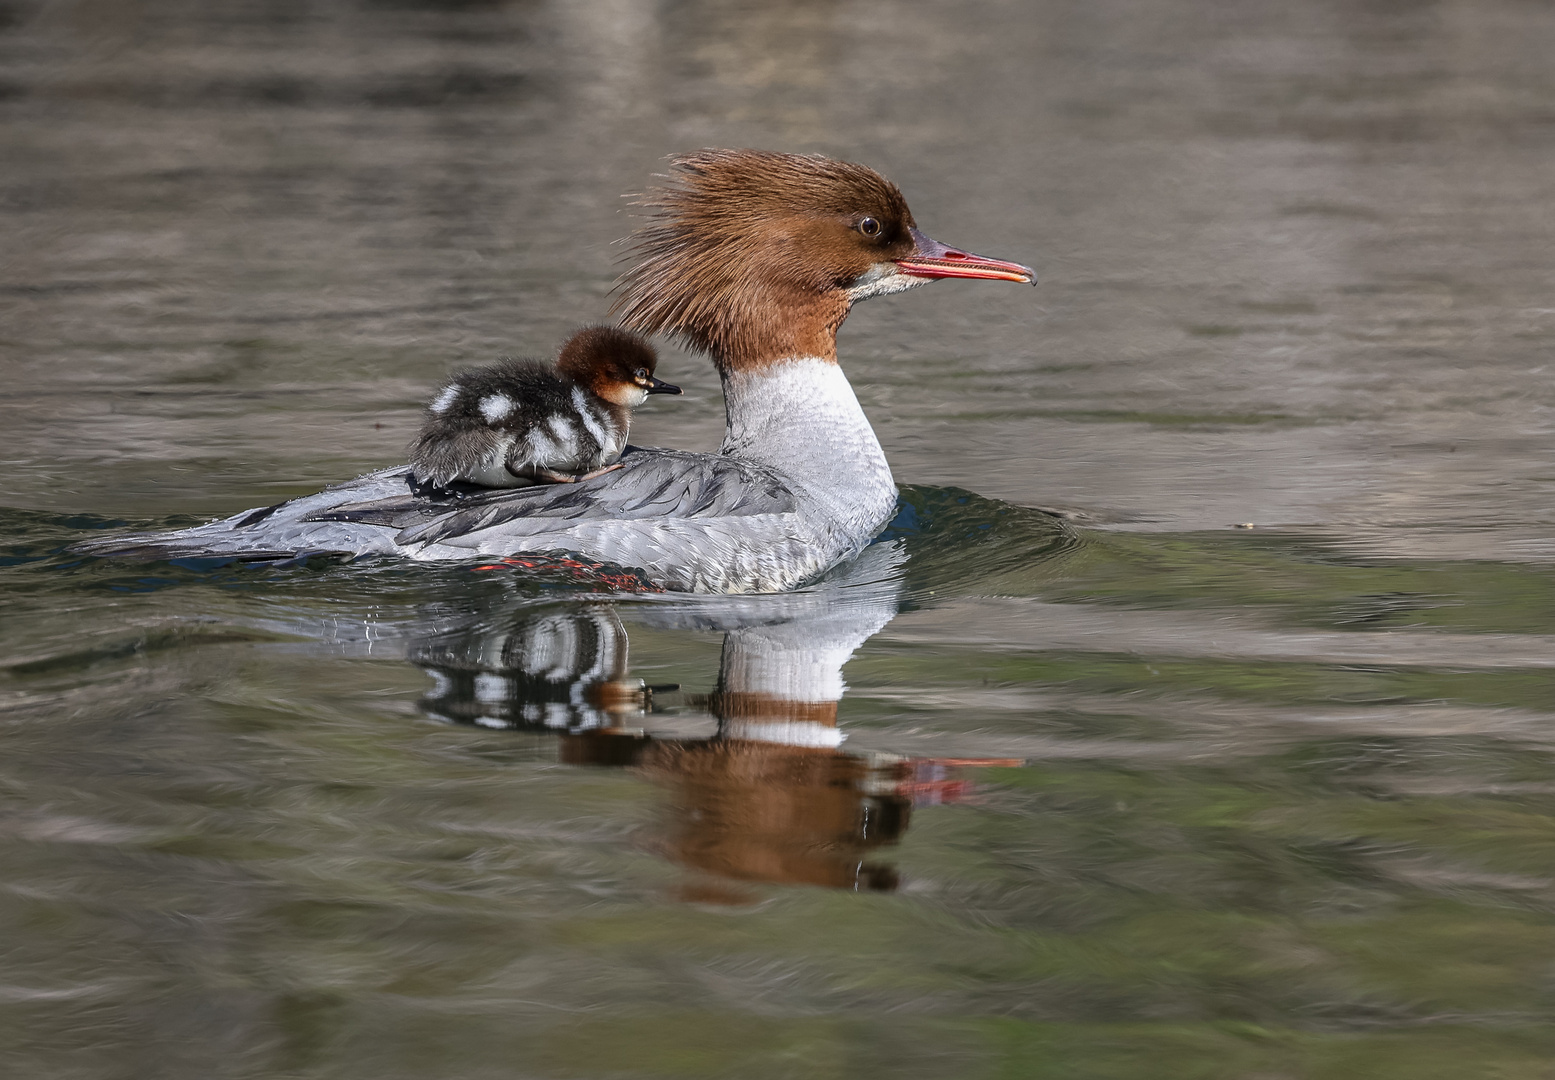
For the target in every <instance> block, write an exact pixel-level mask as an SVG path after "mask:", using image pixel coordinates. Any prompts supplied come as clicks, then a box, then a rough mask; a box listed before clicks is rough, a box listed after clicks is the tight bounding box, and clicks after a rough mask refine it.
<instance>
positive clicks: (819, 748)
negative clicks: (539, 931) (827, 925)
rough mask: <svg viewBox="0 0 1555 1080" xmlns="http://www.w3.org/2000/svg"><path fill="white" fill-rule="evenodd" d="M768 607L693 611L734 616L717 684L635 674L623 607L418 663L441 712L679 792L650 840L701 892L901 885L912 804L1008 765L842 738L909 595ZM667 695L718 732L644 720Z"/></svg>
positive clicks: (434, 712)
mask: <svg viewBox="0 0 1555 1080" xmlns="http://www.w3.org/2000/svg"><path fill="white" fill-rule="evenodd" d="M759 610H760V609H759V608H757V607H752V608H750V609H747V610H744V611H735V612H734V613H733V614H731V613H730V612H729V611H727V610H726V611H722V612H720V613H718V617H717V618H714V619H712V620H711V621H709V619H708V617H707V616H706V614H705V613H694V614H693V615H692V618H694V619H695V621H696V622H697V624H698V625H699V626H701V628H704V629H720V628H721V629H724V630H725V636H724V647H723V655H722V660H721V663H720V666H719V673H718V681H717V685H716V687H715V689H714V690H713V692H712V693H711V694H708V695H706V696H705V697H702V696H694V695H689V694H688V695H682V694H680V693H678V688H666V687H654V688H650V687H646V686H644V685H643V683H642V681H641V680H639V679H634V678H632V677H631V676H630V674H629V663H628V640H627V631H626V628H625V626H624V625H623V624H622V622H621V619H620V617H619V615H618V614H617V612H616V611H615V609H614V608H613V607H611V606H610V605H608V604H591V605H588V606H587V607H585V608H583V609H581V610H580V609H578V608H576V607H574V608H570V609H567V610H552V611H549V612H544V613H539V614H533V613H532V614H529V615H527V616H524V617H521V618H519V619H518V620H517V621H516V622H514V623H513V624H512V625H510V626H509V627H507V628H506V629H505V630H502V631H500V632H492V631H490V630H489V629H488V630H486V631H484V632H476V631H469V632H466V633H462V634H457V635H455V636H452V637H446V636H444V637H439V638H437V639H436V640H435V641H428V642H423V643H422V644H420V645H418V646H417V647H415V648H414V649H413V650H412V654H411V659H412V660H413V661H414V662H415V663H416V664H417V665H418V666H420V667H421V668H422V669H423V670H425V671H426V672H427V673H428V675H430V676H431V678H432V680H433V682H434V686H433V688H432V690H431V691H430V692H429V693H428V694H427V695H426V696H425V697H424V698H423V700H422V708H423V709H424V711H425V712H426V713H428V714H429V715H431V716H433V717H435V718H437V719H441V720H445V721H452V722H457V723H466V724H477V725H480V726H483V727H489V728H506V729H517V730H527V731H549V732H553V733H555V734H556V736H557V737H558V739H559V741H560V757H561V760H562V761H564V762H567V763H570V764H575V765H596V766H618V767H631V768H635V769H638V770H640V771H641V772H642V773H643V774H645V775H647V776H650V777H652V778H653V779H655V780H656V781H658V782H659V783H661V784H663V785H664V786H665V787H666V788H667V789H669V791H670V793H671V798H670V800H669V804H670V813H669V814H668V820H667V823H666V824H665V825H664V826H663V827H662V828H661V830H660V832H659V834H658V835H657V836H655V837H654V838H653V840H652V845H653V846H654V847H655V848H656V849H657V850H659V851H661V852H662V853H663V854H665V855H666V856H668V857H669V858H671V859H673V860H675V861H676V862H678V863H680V864H682V865H684V866H686V867H689V868H692V869H693V870H696V871H701V872H704V873H703V874H701V875H697V876H696V877H697V880H695V881H692V882H688V884H687V885H686V887H685V891H686V895H687V897H688V898H691V899H697V900H703V901H711V902H725V903H739V902H748V901H750V900H753V899H755V897H753V896H747V895H745V894H743V893H742V892H741V891H740V890H739V889H737V888H735V887H732V882H734V881H741V882H783V883H794V884H809V885H824V886H831V887H837V888H848V889H859V890H891V889H894V888H895V887H896V885H897V873H896V871H895V869H894V868H893V867H892V866H891V865H889V863H887V862H884V861H882V860H881V859H880V852H879V849H880V848H881V847H883V846H886V845H890V844H893V843H895V842H896V841H898V840H899V839H900V838H901V837H902V834H903V833H904V832H905V831H906V829H907V824H908V820H909V818H910V815H911V811H912V808H913V806H914V805H915V804H920V805H921V804H923V803H925V802H935V803H938V802H953V801H956V800H958V799H960V798H962V797H964V796H965V794H966V793H967V791H968V787H967V784H966V782H965V781H963V780H961V779H959V777H958V776H957V775H956V773H957V768H958V766H962V765H970V764H1005V763H1004V762H992V761H989V762H970V761H959V762H944V761H936V760H922V759H919V760H911V759H906V758H901V757H896V756H892V755H886V754H878V753H849V752H846V751H844V750H843V749H842V748H841V745H842V742H843V738H844V737H843V735H842V733H841V732H840V731H839V730H838V728H837V702H838V700H839V699H840V698H841V696H842V685H843V684H842V676H841V668H842V665H843V663H844V662H845V661H846V660H847V659H848V657H849V656H850V655H851V654H852V653H853V651H854V649H856V648H857V647H858V645H860V644H862V643H863V641H864V640H866V639H867V638H868V637H869V636H870V635H872V634H874V633H875V632H876V631H877V630H879V629H880V627H881V626H883V625H884V624H885V623H886V622H888V621H889V620H890V618H891V616H892V615H894V614H895V611H896V606H895V603H894V602H891V603H889V604H880V603H851V604H843V605H835V606H832V607H830V608H824V609H821V610H819V611H815V610H812V611H808V612H806V611H800V612H798V613H796V612H794V611H792V610H787V611H785V610H782V609H779V611H778V613H777V614H778V617H777V618H776V619H775V620H772V621H762V619H761V617H760V616H759V615H755V616H753V615H752V612H756V611H759ZM634 614H635V613H634ZM766 614H767V616H768V617H769V619H770V616H771V612H770V611H768V612H767V613H766ZM648 621H659V622H660V623H661V624H662V623H665V622H670V623H674V624H675V625H679V626H685V625H686V622H685V616H684V615H683V614H681V615H676V614H670V615H668V616H665V615H663V614H662V613H661V614H660V615H659V616H658V618H657V619H654V618H653V617H652V612H650V618H649V620H648ZM656 698H657V700H655V699H656ZM666 702H669V703H671V704H672V706H680V707H684V708H686V709H689V710H691V711H702V710H704V709H705V711H706V712H707V713H710V714H711V715H712V717H713V718H714V719H715V720H716V721H717V728H716V732H715V733H713V734H711V735H709V736H707V737H700V738H697V737H683V736H670V735H655V734H652V733H649V732H645V731H644V730H643V729H642V725H643V724H644V723H645V722H648V721H650V718H651V714H652V713H653V712H654V711H655V710H656V709H657V710H662V709H663V708H665V703H666ZM677 711H678V710H677Z"/></svg>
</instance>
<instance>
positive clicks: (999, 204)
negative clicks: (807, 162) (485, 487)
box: [0, 0, 1555, 1080]
mask: <svg viewBox="0 0 1555 1080" xmlns="http://www.w3.org/2000/svg"><path fill="white" fill-rule="evenodd" d="M1552 49H1555V16H1551V15H1550V14H1549V13H1548V12H1547V11H1545V9H1543V8H1542V7H1539V6H1537V5H1528V4H1519V3H1510V2H1508V3H1473V4H1471V3H1468V2H1467V0H1458V2H1437V3H1422V4H1388V3H1366V4H1328V3H1318V2H1301V3H1294V4H1292V3H1284V4H1274V3H1252V4H1241V5H1235V6H1234V8H1228V7H1227V6H1226V5H1220V4H1211V3H1202V2H1194V0H1171V2H1167V3H1149V4H1146V3H1129V2H1118V3H1102V4H1087V5H1073V4H1064V3H1046V2H1042V3H1015V2H1011V3H1000V2H993V0H990V2H987V3H976V4H968V5H948V4H935V3H916V2H909V3H898V4H889V5H888V4H881V3H873V2H864V0H855V2H851V3H847V2H844V3H830V2H801V3H794V4H788V5H743V4H736V3H706V2H689V3H662V4H652V3H644V4H635V3H622V2H610V0H598V2H594V0H589V2H571V0H569V2H567V3H544V2H518V0H514V2H508V3H503V2H485V3H430V2H415V0H403V2H368V0H359V2H341V3H306V2H287V3H266V4H261V3H246V2H240V0H222V2H220V3H209V2H206V3H194V2H192V0H191V2H175V0H141V2H138V3H129V4H126V3H107V2H102V3H97V2H90V0H78V2H75V3H66V2H56V3H28V2H13V3H9V4H5V5H0V220H3V225H4V236H5V237H6V243H5V245H4V251H3V252H0V311H3V317H0V370H3V371H4V373H5V375H6V378H5V380H4V383H3V385H0V430H3V431H4V432H5V433H6V438H5V440H4V445H3V447H0V459H3V461H4V464H5V469H4V472H3V476H4V479H3V481H0V483H3V488H0V505H3V506H4V509H3V510H0V530H3V536H4V540H3V543H4V551H3V552H0V605H3V607H0V610H3V617H0V664H3V668H0V702H3V705H0V708H3V710H4V711H3V714H0V715H3V722H4V726H3V727H0V740H3V741H0V746H3V752H0V850H3V865H4V866H5V872H4V874H3V875H0V927H3V929H0V935H3V941H4V945H5V949H6V960H7V963H6V965H5V971H4V974H3V976H0V1062H3V1063H4V1065H5V1066H6V1071H7V1073H15V1074H16V1075H25V1076H37V1077H56V1076H57V1077H91V1078H98V1077H102V1078H109V1077H130V1076H134V1077H140V1076H160V1077H186V1076H187V1077H191V1078H195V1077H198V1078H202V1080H203V1078H208V1077H218V1076H219V1077H228V1076H230V1077H294V1076H295V1077H342V1076H347V1077H349V1076H364V1077H366V1076H372V1077H375V1078H383V1077H399V1076H404V1077H412V1076H414V1077H425V1076H460V1077H469V1078H480V1077H497V1076H501V1077H509V1076H535V1077H607V1076H645V1077H707V1076H740V1077H765V1076H774V1077H776V1076H804V1077H815V1076H833V1075H835V1076H859V1075H864V1076H873V1075H891V1076H922V1077H942V1076H976V1077H983V1076H986V1077H1031V1076H1052V1077H1065V1078H1069V1077H1136V1076H1137V1077H1141V1078H1143V1077H1151V1078H1156V1077H1162V1076H1168V1077H1177V1076H1181V1077H1228V1078H1229V1077H1238V1078H1240V1077H1276V1076H1277V1077H1324V1078H1326V1077H1366V1078H1374V1077H1391V1076H1398V1077H1409V1078H1410V1080H1419V1078H1422V1077H1443V1078H1449V1077H1450V1078H1453V1080H1459V1078H1463V1077H1471V1076H1486V1077H1491V1076H1496V1077H1530V1078H1532V1077H1543V1076H1547V1075H1548V1074H1549V1073H1548V1070H1549V1064H1548V1063H1549V1061H1550V1060H1551V1058H1552V1055H1555V1037H1552V1036H1551V1034H1550V1033H1551V1031H1555V1027H1552V1026H1551V1019H1552V1016H1551V1014H1552V1011H1555V998H1552V987H1555V982H1552V975H1555V968H1552V966H1551V956H1552V955H1555V918H1552V905H1555V884H1552V879H1551V874H1550V868H1551V866H1555V800H1552V795H1555V736H1552V732H1555V709H1552V706H1551V702H1552V701H1555V567H1552V563H1551V557H1552V555H1555V497H1552V496H1555V466H1552V465H1551V463H1550V456H1549V445H1550V436H1551V432H1552V426H1555V391H1552V389H1551V387H1552V386H1555V380H1552V379H1551V378H1550V370H1551V369H1549V368H1547V365H1548V364H1549V363H1550V349H1549V342H1550V340H1551V333H1552V331H1555V301H1552V299H1551V297H1552V296H1555V288H1552V286H1555V270H1552V265H1555V264H1552V263H1551V261H1550V259H1549V252H1550V251H1551V250H1555V217H1552V215H1551V214H1550V212H1549V210H1548V207H1549V206H1550V205H1551V197H1552V196H1555V190H1552V181H1551V177H1555V105H1552V102H1555V69H1552V68H1551V67H1550V65H1549V63H1548V57H1549V56H1550V55H1551V53H1552ZM702 145H756V146H763V147H769V148H775V149H783V150H795V151H807V152H808V151H818V152H825V153H830V154H833V155H836V156H839V157H845V158H848V159H851V160H858V161H863V162H866V163H869V164H871V165H874V166H875V167H877V168H879V169H881V170H882V171H883V172H885V173H886V174H887V175H889V176H891V177H892V178H893V179H895V180H896V181H897V182H898V183H900V184H901V186H902V187H903V189H904V191H905V192H906V195H907V197H908V199H909V200H910V202H911V204H912V206H913V210H914V213H915V215H916V217H917V219H918V221H919V223H920V225H921V226H922V227H923V228H924V229H925V230H926V231H928V232H929V233H930V234H931V235H934V236H936V237H937V238H939V239H942V240H944V241H946V242H949V243H954V244H960V245H964V246H966V247H968V248H970V249H972V250H975V251H981V252H986V253H987V254H990V255H994V256H1000V257H1004V258H1010V259H1017V260H1019V261H1022V262H1028V263H1031V264H1033V265H1034V266H1036V268H1037V269H1038V271H1039V273H1040V275H1041V277H1042V284H1041V285H1040V286H1039V287H1038V289H1036V290H1030V289H1018V288H1016V287H1014V286H998V285H993V284H988V283H982V284H974V283H941V284H938V285H936V286H935V287H934V288H932V289H924V290H919V291H917V292H915V293H912V294H910V295H907V296H902V297H896V298H889V299H882V300H876V301H873V302H871V303H869V304H865V305H861V307H860V308H859V309H858V310H857V311H856V312H855V313H854V314H853V316H852V317H851V318H850V320H849V322H848V324H847V326H846V327H845V329H844V331H843V335H842V340H841V351H842V355H843V362H844V366H845V368H846V370H847V371H848V373H849V375H850V377H851V378H852V379H853V381H854V383H855V385H856V387H857V388H858V391H859V395H860V398H861V400H862V402H863V404H864V406H865V409H866V410H867V411H868V413H869V415H870V417H871V418H872V420H873V421H874V423H875V425H876V428H877V431H878V432H879V434H880V436H881V440H882V443H883V444H884V446H885V448H886V451H887V454H888V455H889V457H890V459H891V462H892V465H893V469H894V470H895V472H896V475H897V478H898V480H899V482H900V483H901V484H902V485H904V486H903V498H902V504H901V508H900V513H899V515H898V517H897V519H896V521H895V522H894V523H893V526H892V528H891V529H890V530H888V531H887V533H886V534H885V536H883V537H882V539H881V541H880V542H879V543H878V544H876V545H875V546H874V547H872V548H871V549H870V550H869V551H868V552H867V553H866V555H865V556H864V557H863V558H862V559H861V560H859V561H858V562H857V563H856V564H853V565H850V566H847V567H842V568H839V569H838V570H837V571H836V572H834V573H833V574H832V575H830V576H829V577H828V579H827V580H826V581H824V582H822V583H820V584H819V585H817V586H816V587H815V588H813V589H810V590H807V591H805V592H803V593H800V594H796V595H793V596H788V597H765V598H750V599H739V600H736V599H707V598H687V597H673V596H663V595H653V594H628V593H615V592H610V591H608V590H603V589H601V588H600V587H599V586H598V582H597V581H596V580H594V579H593V578H592V577H590V576H584V577H579V576H578V575H576V574H575V573H574V572H573V569H572V568H569V567H566V566H552V567H550V568H549V569H547V570H545V571H543V572H536V571H531V570H525V569H523V568H515V567H513V566H506V565H500V564H483V565H486V566H488V567H491V568H487V569H482V568H481V565H482V564H478V565H470V566H448V567H420V566H407V565H403V564H399V563H395V562H392V561H369V562H364V563H358V564H342V563H338V562H333V561H329V560H322V561H321V560H316V559H315V560H310V561H308V562H307V563H304V564H302V565H292V566H283V567H243V566H232V565H215V564H204V563H199V562H190V563H186V564H180V565H170V564H120V563H114V562H106V561H97V560H83V559H80V558H77V557H74V556H71V555H69V554H68V553H67V552H65V551H64V549H65V548H66V546H67V545H69V544H70V543H71V542H73V541H75V540H78V539H80V538H81V537H83V536H85V535H89V534H93V533H96V532H99V531H100V530H103V529H107V528H113V527H118V526H119V525H122V524H134V525H148V524H149V525H162V524H166V525H176V524H183V523H189V522H192V521H195V520H200V519H202V518H206V517H212V516H215V515H219V514H227V513H231V512H235V511H237V510H241V509H243V508H245V507H249V506H256V505H260V504H264V503H269V502H274V501H276V500H277V499H279V498H282V497H285V496H288V495H293V494H301V493H304V492H307V491H311V490H315V489H316V488H317V487H318V486H320V485H321V484H324V483H327V482H330V481H333V480H336V479H340V478H343V477H347V476H351V475H354V474H355V473H357V472H360V471H363V470H366V469H368V468H373V467H377V466H379V465H382V464H386V463H391V462H394V461H396V460H400V456H401V454H402V452H403V447H404V444H405V442H406V441H407V440H408V438H409V436H410V434H411V432H412V430H413V428H414V425H415V423H416V407H417V406H418V404H419V402H420V401H422V400H423V399H424V397H425V395H426V394H427V393H428V392H429V391H430V390H431V389H432V388H433V387H434V386H435V384H436V383H437V381H438V379H439V378H441V376H442V375H443V374H444V373H445V372H446V371H448V370H449V369H451V368H453V367H457V366H460V365H463V364H469V363H476V362H480V361H483V360H486V359H488V358H490V357H493V356H496V355H501V354H512V353H519V354H524V353H528V354H540V355H543V354H545V353H547V352H548V351H549V350H550V349H551V348H553V347H554V345H555V343H557V342H559V341H560V340H561V339H562V338H563V337H564V336H565V334H566V333H567V332H568V331H569V330H571V329H572V328H574V327H576V326H577V325H580V324H582V323H585V322H589V321H593V320H597V319H600V318H601V317H603V315H604V313H605V310H606V308H607V306H608V292H609V289H610V285H611V282H612V280H613V278H614V275H615V273H616V272H617V269H618V266H617V263H616V258H617V255H618V252H619V249H618V248H615V247H613V246H612V244H613V241H615V240H616V239H618V238H619V237H620V236H622V235H623V234H624V233H625V232H627V231H628V230H629V229H630V228H631V225H632V222H631V219H630V218H629V216H628V215H627V213H626V211H625V209H624V204H623V203H622V201H621V199H620V195H621V194H622V193H624V192H629V191H633V190H638V189H640V188H641V186H642V185H643V184H644V183H646V182H648V178H649V176H650V174H651V173H653V172H654V171H656V170H657V169H659V168H660V167H661V160H662V157H663V156H664V155H665V154H667V153H670V152H672V151H676V150H684V149H688V148H694V147H697V146H702ZM663 369H664V370H663V374H664V375H665V377H666V378H669V379H671V380H672V381H674V382H676V383H679V384H682V385H685V386H686V387H687V390H688V394H687V396H686V397H685V398H683V399H676V400H674V401H659V400H655V401H654V402H653V403H652V404H651V405H650V406H648V407H647V408H645V409H644V410H642V411H641V412H640V414H639V421H638V428H637V430H636V431H635V432H634V434H635V435H636V437H637V439H638V440H639V441H641V442H644V443H668V444H674V445H681V446H689V447H693V448H702V449H706V448H711V447H713V446H716V444H717V441H718V438H719V435H720V432H721V428H722V412H721V404H720V401H719V398H718V391H717V383H716V379H715V378H714V377H713V374H712V372H711V370H710V368H709V366H708V365H707V364H706V362H705V361H703V360H700V359H698V358H696V357H691V356H687V355H685V354H682V353H679V352H676V351H675V350H673V349H669V350H667V352H666V357H665V360H664V363H663ZM1244 525H1250V526H1252V527H1251V528H1241V527H1238V526H1244Z"/></svg>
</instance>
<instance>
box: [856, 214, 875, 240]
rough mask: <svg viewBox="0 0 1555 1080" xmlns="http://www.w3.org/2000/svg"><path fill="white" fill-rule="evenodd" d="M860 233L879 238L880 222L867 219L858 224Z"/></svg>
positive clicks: (870, 218)
mask: <svg viewBox="0 0 1555 1080" xmlns="http://www.w3.org/2000/svg"><path fill="white" fill-rule="evenodd" d="M858 231H859V232H861V233H863V234H864V235H865V236H879V235H880V222H878V221H876V220H875V219H874V218H872V217H867V218H865V219H864V220H863V221H861V222H859V223H858Z"/></svg>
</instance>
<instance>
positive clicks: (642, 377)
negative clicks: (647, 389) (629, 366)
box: [632, 367, 648, 382]
mask: <svg viewBox="0 0 1555 1080" xmlns="http://www.w3.org/2000/svg"><path fill="white" fill-rule="evenodd" d="M632 378H634V379H636V380H637V381H638V382H647V381H648V369H647V368H645V367H640V368H638V369H637V370H636V371H634V372H632Z"/></svg>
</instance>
